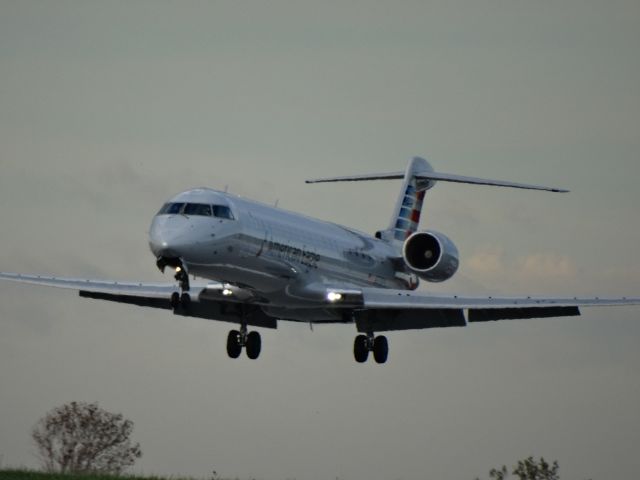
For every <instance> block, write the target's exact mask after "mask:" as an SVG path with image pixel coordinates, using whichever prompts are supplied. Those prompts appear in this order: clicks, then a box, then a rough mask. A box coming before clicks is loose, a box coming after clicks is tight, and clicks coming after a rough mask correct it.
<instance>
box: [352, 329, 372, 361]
mask: <svg viewBox="0 0 640 480" xmlns="http://www.w3.org/2000/svg"><path fill="white" fill-rule="evenodd" d="M353 356H354V357H355V359H356V362H358V363H364V362H366V361H367V358H368V357H369V349H368V348H367V337H366V335H358V336H357V337H356V339H355V341H354V342H353Z"/></svg>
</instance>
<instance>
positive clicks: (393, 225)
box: [381, 157, 435, 242]
mask: <svg viewBox="0 0 640 480" xmlns="http://www.w3.org/2000/svg"><path fill="white" fill-rule="evenodd" d="M428 172H433V167H432V166H431V165H430V164H429V162H427V161H426V160H425V159H424V158H420V157H414V158H412V159H411V161H410V162H409V165H407V169H406V171H405V173H404V180H403V182H402V189H401V190H400V195H399V196H398V200H397V201H396V207H395V209H394V210H393V215H392V216H391V221H390V222H389V227H388V228H387V230H386V231H384V232H381V237H382V238H384V239H386V240H392V241H399V242H404V241H405V239H406V238H407V237H409V236H410V235H411V234H412V233H414V232H415V231H416V230H417V229H418V225H419V223H420V214H421V212H422V203H423V201H424V195H425V193H426V191H427V190H428V189H430V188H431V187H433V185H434V184H435V182H432V181H429V180H424V179H421V178H418V177H417V176H416V175H417V174H420V173H423V174H426V173H428Z"/></svg>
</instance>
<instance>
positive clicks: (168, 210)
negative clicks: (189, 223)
mask: <svg viewBox="0 0 640 480" xmlns="http://www.w3.org/2000/svg"><path fill="white" fill-rule="evenodd" d="M183 206H184V203H165V204H164V205H163V206H162V208H161V209H160V211H159V212H158V215H176V214H178V213H180V211H181V210H182V207H183Z"/></svg>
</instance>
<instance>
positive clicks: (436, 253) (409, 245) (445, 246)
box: [402, 231, 459, 282]
mask: <svg viewBox="0 0 640 480" xmlns="http://www.w3.org/2000/svg"><path fill="white" fill-rule="evenodd" d="M402 256H403V258H404V261H405V263H406V264H407V266H408V267H409V269H410V270H411V271H412V272H415V273H416V274H417V275H418V276H419V277H420V278H422V279H424V280H426V281H428V282H443V281H445V280H448V279H449V278H451V277H453V275H454V274H455V273H456V271H457V270H458V264H459V261H458V249H457V248H456V246H455V245H454V244H453V242H452V241H451V240H449V238H448V237H447V236H446V235H444V234H442V233H439V232H433V231H426V232H415V233H414V234H412V235H411V236H410V237H409V238H407V239H406V240H405V242H404V245H403V247H402Z"/></svg>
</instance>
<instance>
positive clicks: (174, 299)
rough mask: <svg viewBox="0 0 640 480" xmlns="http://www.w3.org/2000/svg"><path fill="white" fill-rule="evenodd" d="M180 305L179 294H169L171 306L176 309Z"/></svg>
mask: <svg viewBox="0 0 640 480" xmlns="http://www.w3.org/2000/svg"><path fill="white" fill-rule="evenodd" d="M179 306H180V294H179V293H178V292H173V293H172V294H171V308H173V309H174V310H176V309H177V308H178V307H179Z"/></svg>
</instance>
